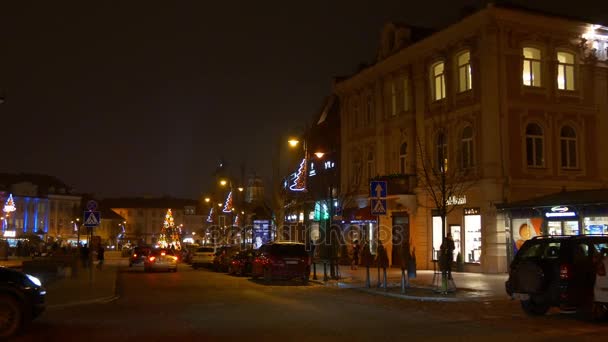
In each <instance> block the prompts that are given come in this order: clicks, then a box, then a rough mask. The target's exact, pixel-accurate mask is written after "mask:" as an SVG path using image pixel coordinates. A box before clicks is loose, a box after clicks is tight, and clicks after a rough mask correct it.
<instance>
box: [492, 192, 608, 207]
mask: <svg viewBox="0 0 608 342" xmlns="http://www.w3.org/2000/svg"><path fill="white" fill-rule="evenodd" d="M559 205H573V206H585V205H608V189H593V190H577V191H561V192H557V193H554V194H549V195H545V196H540V197H536V198H532V199H528V200H523V201H517V202H511V203H501V204H497V205H496V207H497V208H498V209H525V208H539V207H555V206H559Z"/></svg>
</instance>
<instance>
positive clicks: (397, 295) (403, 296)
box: [353, 287, 491, 303]
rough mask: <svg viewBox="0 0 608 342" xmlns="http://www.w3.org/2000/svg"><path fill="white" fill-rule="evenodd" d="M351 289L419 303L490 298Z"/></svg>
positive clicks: (456, 301)
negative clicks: (434, 295)
mask: <svg viewBox="0 0 608 342" xmlns="http://www.w3.org/2000/svg"><path fill="white" fill-rule="evenodd" d="M353 288H354V289H355V290H357V291H361V292H365V293H369V294H373V295H378V296H385V297H393V298H400V299H408V300H415V301H419V302H443V303H458V302H480V301H487V300H489V299H490V298H491V297H483V298H454V297H425V296H409V295H407V294H401V293H392V292H384V291H376V290H374V289H368V288H361V287H353Z"/></svg>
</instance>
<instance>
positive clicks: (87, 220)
mask: <svg viewBox="0 0 608 342" xmlns="http://www.w3.org/2000/svg"><path fill="white" fill-rule="evenodd" d="M83 222H84V226H85V227H97V226H99V224H100V222H101V214H100V213H99V211H85V212H84V220H83Z"/></svg>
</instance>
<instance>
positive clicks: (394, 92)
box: [391, 82, 397, 116]
mask: <svg viewBox="0 0 608 342" xmlns="http://www.w3.org/2000/svg"><path fill="white" fill-rule="evenodd" d="M391 115H393V116H395V115H397V89H395V83H394V82H392V83H391Z"/></svg>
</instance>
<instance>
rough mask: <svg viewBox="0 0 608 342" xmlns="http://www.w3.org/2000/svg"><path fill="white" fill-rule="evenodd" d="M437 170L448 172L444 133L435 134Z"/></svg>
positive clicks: (446, 146) (446, 144) (446, 143)
mask: <svg viewBox="0 0 608 342" xmlns="http://www.w3.org/2000/svg"><path fill="white" fill-rule="evenodd" d="M436 147H437V165H436V166H437V169H438V170H439V171H442V172H446V171H447V170H448V142H447V139H446V136H445V133H444V132H440V133H439V134H437V145H436Z"/></svg>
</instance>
